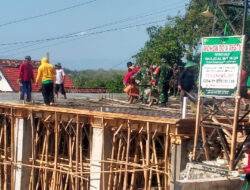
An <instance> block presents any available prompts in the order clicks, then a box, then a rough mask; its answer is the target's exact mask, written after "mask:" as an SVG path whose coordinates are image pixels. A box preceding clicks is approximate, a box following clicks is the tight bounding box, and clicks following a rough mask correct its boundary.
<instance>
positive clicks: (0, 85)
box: [0, 70, 13, 92]
mask: <svg viewBox="0 0 250 190" xmlns="http://www.w3.org/2000/svg"><path fill="white" fill-rule="evenodd" d="M0 91H4V92H13V89H12V88H11V86H10V84H9V83H8V81H7V80H6V78H5V77H4V75H3V73H2V71H1V70H0Z"/></svg>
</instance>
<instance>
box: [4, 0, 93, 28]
mask: <svg viewBox="0 0 250 190" xmlns="http://www.w3.org/2000/svg"><path fill="white" fill-rule="evenodd" d="M95 1H97V0H91V1H87V2H84V3H79V4H76V5H73V6H69V7H65V8H62V9H57V10H54V11H50V12H47V13H43V14H40V15H36V16H31V17H26V18H22V19H18V20H13V21H10V22H6V23H4V24H0V27H3V26H7V25H11V24H15V23H19V22H23V21H27V20H31V19H36V18H40V17H43V16H48V15H52V14H56V13H59V12H63V11H66V10H69V9H73V8H76V7H80V6H83V5H87V4H90V3H93V2H95Z"/></svg>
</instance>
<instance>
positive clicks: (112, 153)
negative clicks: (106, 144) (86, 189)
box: [108, 133, 116, 190]
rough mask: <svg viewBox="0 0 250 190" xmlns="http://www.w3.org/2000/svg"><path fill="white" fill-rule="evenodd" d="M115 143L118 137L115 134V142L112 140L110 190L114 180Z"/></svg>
mask: <svg viewBox="0 0 250 190" xmlns="http://www.w3.org/2000/svg"><path fill="white" fill-rule="evenodd" d="M115 142H116V136H115V134H114V133H113V140H112V151H111V163H110V169H109V171H110V173H109V181H108V190H110V189H111V185H112V179H113V173H112V171H113V161H114V155H115Z"/></svg>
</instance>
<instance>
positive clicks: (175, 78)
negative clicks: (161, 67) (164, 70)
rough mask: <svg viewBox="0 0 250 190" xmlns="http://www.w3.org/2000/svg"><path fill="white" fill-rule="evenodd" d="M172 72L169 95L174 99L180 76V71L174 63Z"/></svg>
mask: <svg viewBox="0 0 250 190" xmlns="http://www.w3.org/2000/svg"><path fill="white" fill-rule="evenodd" d="M172 71H173V77H172V80H171V81H170V88H171V89H170V93H171V94H172V95H174V96H175V97H176V96H177V93H178V78H179V75H180V70H179V69H178V65H177V64H176V63H175V64H174V65H173V69H172Z"/></svg>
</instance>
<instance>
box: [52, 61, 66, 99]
mask: <svg viewBox="0 0 250 190" xmlns="http://www.w3.org/2000/svg"><path fill="white" fill-rule="evenodd" d="M55 68H56V84H55V94H56V98H58V92H59V90H60V92H61V94H62V95H63V96H64V99H67V97H66V92H65V90H64V81H65V73H64V70H63V68H62V65H61V63H56V64H55Z"/></svg>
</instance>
